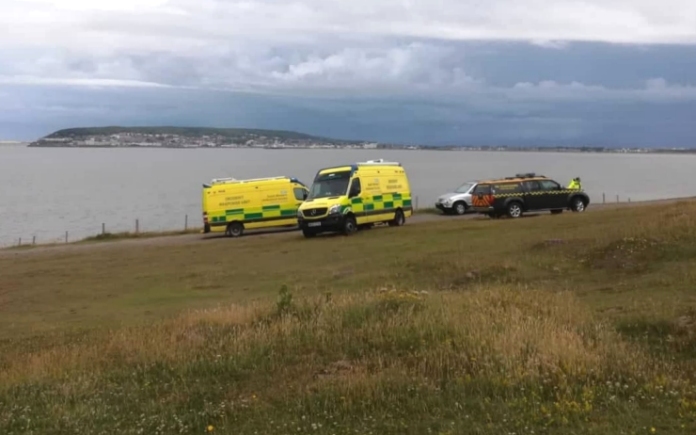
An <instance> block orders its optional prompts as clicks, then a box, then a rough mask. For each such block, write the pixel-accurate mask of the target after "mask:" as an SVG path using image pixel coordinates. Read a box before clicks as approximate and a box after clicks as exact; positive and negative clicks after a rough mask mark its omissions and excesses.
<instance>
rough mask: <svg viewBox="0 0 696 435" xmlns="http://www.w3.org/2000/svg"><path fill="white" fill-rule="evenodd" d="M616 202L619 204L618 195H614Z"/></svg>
mask: <svg viewBox="0 0 696 435" xmlns="http://www.w3.org/2000/svg"><path fill="white" fill-rule="evenodd" d="M616 202H617V203H618V202H619V195H616Z"/></svg>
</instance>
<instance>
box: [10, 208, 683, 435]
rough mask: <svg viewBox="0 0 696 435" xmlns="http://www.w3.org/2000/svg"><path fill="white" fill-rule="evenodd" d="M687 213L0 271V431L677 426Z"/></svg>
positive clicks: (374, 234)
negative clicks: (0, 333)
mask: <svg viewBox="0 0 696 435" xmlns="http://www.w3.org/2000/svg"><path fill="white" fill-rule="evenodd" d="M695 212H696V206H695V205H694V204H693V203H681V204H676V205H672V206H669V207H645V208H633V209H632V210H612V211H606V212H605V211H603V212H597V213H594V214H587V215H580V216H577V215H573V216H565V215H563V216H555V217H550V216H548V217H547V216H543V217H536V218H529V219H522V220H519V221H488V220H483V221H475V220H473V221H450V222H446V223H442V224H434V225H433V224H431V225H420V226H411V227H409V226H406V227H404V228H398V229H384V230H371V231H366V232H364V233H361V234H358V235H356V236H354V237H351V238H345V237H328V238H319V239H316V240H304V239H302V238H301V236H297V237H294V236H280V237H277V236H271V237H259V238H254V239H247V240H242V239H240V240H235V241H229V240H219V241H217V240H216V241H210V242H209V243H204V244H196V245H191V246H176V247H166V246H165V247H157V246H150V247H147V248H146V249H142V248H140V249H133V248H130V247H127V246H124V247H117V248H113V249H109V250H103V251H100V250H91V251H89V253H81V252H75V253H71V254H70V255H64V256H61V257H52V256H51V255H50V254H48V253H46V254H43V253H42V254H38V253H37V254H36V255H30V256H26V257H13V258H11V259H10V260H9V261H13V263H12V264H11V266H12V267H10V268H4V266H8V264H9V263H5V264H2V262H6V261H8V260H6V259H0V267H2V268H3V269H2V270H3V271H9V272H8V273H5V274H3V275H2V277H0V313H1V314H2V317H1V318H0V326H9V327H10V328H11V330H10V332H9V334H8V335H7V336H6V339H5V340H4V341H3V342H0V350H2V352H1V353H0V433H3V434H8V435H10V434H19V433H22V434H23V433H42V434H44V433H46V434H52V433H56V434H58V433H77V432H80V433H90V434H91V433H95V434H97V433H119V434H121V433H124V434H130V433H155V434H156V433H161V434H170V433H200V432H204V431H205V430H206V428H207V427H208V426H213V427H214V429H215V431H216V432H220V433H229V434H254V433H263V434H266V433H274V434H275V433H279V434H282V433H321V434H324V433H326V434H348V433H351V434H353V433H374V434H397V433H398V434H403V433H413V434H427V433H436V434H446V433H451V434H454V433H481V434H507V433H516V434H521V433H530V434H531V433H537V434H538V433H564V434H565V433H573V434H590V433H597V434H603V433H612V434H614V433H616V434H642V433H646V434H647V433H653V431H652V429H654V433H683V434H688V433H694V431H696V387H695V385H696V384H695V382H696V375H695V374H694V373H696V360H695V359H694V358H696V352H694V349H695V348H696V293H694V290H693V284H692V283H693V282H695V281H694V280H695V279H696V268H695V267H694V266H696V248H694V246H696V217H695V216H696V213H695ZM232 247H233V248H232ZM375 247H378V249H375ZM100 265H101V266H100ZM103 265H108V267H104V266H103ZM279 288H282V290H281V292H280V294H278V289H279ZM19 289H21V291H20V290H19ZM3 291H4V292H3ZM55 292H59V294H58V295H55V294H54V293H55ZM105 294H109V295H111V296H110V297H108V298H105V299H104V300H103V301H101V300H100V298H102V297H104V295H105ZM52 297H53V299H51V298H52ZM88 303H89V304H90V306H89V307H88V308H86V309H82V310H75V312H74V313H70V314H67V313H65V311H67V309H69V308H70V307H76V306H79V304H88ZM49 305H50V306H51V307H52V308H53V310H55V311H56V312H57V313H54V312H52V311H51V310H49V309H48V306H49ZM32 309H34V310H39V313H32V312H31V310H32ZM102 310H110V317H108V318H107V317H105V316H104V314H103V313H102ZM145 310H146V311H149V313H148V314H141V313H142V312H143V311H145ZM44 314H45V316H43V315H44ZM40 317H43V319H42V320H40V321H39V320H37V319H39V318H40ZM156 317H158V318H156ZM8 319H9V320H8ZM29 325H35V326H36V328H35V329H34V330H30V329H29ZM3 330H4V331H7V329H3ZM10 334H11V335H14V336H15V337H14V338H11V337H9V335H10Z"/></svg>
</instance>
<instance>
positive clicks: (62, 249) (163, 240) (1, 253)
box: [0, 197, 696, 258]
mask: <svg viewBox="0 0 696 435" xmlns="http://www.w3.org/2000/svg"><path fill="white" fill-rule="evenodd" d="M692 200H696V197H689V198H672V199H660V200H652V201H638V202H630V203H629V202H624V203H618V204H617V203H610V204H590V206H589V207H588V208H587V212H592V211H597V210H607V209H615V208H621V207H639V206H646V205H660V204H664V205H667V204H674V203H676V202H679V201H692ZM530 214H534V213H530ZM474 218H478V219H488V218H487V217H485V216H483V215H477V214H468V215H465V216H445V215H440V214H430V213H423V214H416V215H414V216H412V217H411V218H409V219H408V220H407V225H418V224H422V223H427V222H437V221H443V220H454V219H474ZM257 235H266V236H273V237H297V236H298V232H297V230H295V229H290V230H284V229H283V230H271V231H256V232H252V231H250V232H248V233H247V234H246V235H245V236H243V237H254V236H257ZM224 239H226V237H224V236H219V235H214V236H211V235H203V234H187V235H181V236H162V237H148V238H140V239H138V238H133V239H122V240H114V241H108V242H93V243H80V242H77V243H71V244H67V245H46V246H36V247H27V248H25V249H17V248H14V249H13V248H6V249H0V258H7V257H13V256H24V255H35V254H39V253H45V252H50V253H56V254H59V253H70V252H78V251H85V250H106V249H115V248H123V247H129V246H143V247H144V246H172V245H191V244H198V243H206V242H210V241H216V240H224Z"/></svg>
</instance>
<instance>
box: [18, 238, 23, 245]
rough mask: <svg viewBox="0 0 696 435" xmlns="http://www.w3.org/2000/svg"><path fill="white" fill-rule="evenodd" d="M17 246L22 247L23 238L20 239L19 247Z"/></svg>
mask: <svg viewBox="0 0 696 435" xmlns="http://www.w3.org/2000/svg"><path fill="white" fill-rule="evenodd" d="M17 246H22V238H21V237H20V238H19V245H17Z"/></svg>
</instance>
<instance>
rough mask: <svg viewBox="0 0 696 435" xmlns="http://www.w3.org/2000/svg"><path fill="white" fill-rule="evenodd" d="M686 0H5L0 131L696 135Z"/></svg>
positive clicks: (519, 139) (400, 138)
mask: <svg viewBox="0 0 696 435" xmlns="http://www.w3.org/2000/svg"><path fill="white" fill-rule="evenodd" d="M694 120H696V2H694V1H693V0H662V1H659V2H656V1H654V0H582V1H581V0H485V1H484V0H350V1H346V0H342V1H338V0H239V1H237V0H117V1H115V0H99V1H94V0H2V1H0V139H10V140H12V139H14V140H34V139H37V138H39V137H41V136H44V135H46V134H49V133H51V132H52V131H55V130H57V129H61V128H69V127H87V126H99V125H132V126H135V125H180V126H210V127H249V128H269V129H289V130H296V131H301V132H304V133H310V134H317V135H322V136H329V137H337V138H344V139H356V140H375V141H380V142H388V143H404V144H424V145H512V146H533V145H538V146H549V145H561V146H579V145H586V146H611V147H628V146H649V147H692V146H693V147H696V128H694V127H693V125H696V124H694Z"/></svg>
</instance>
